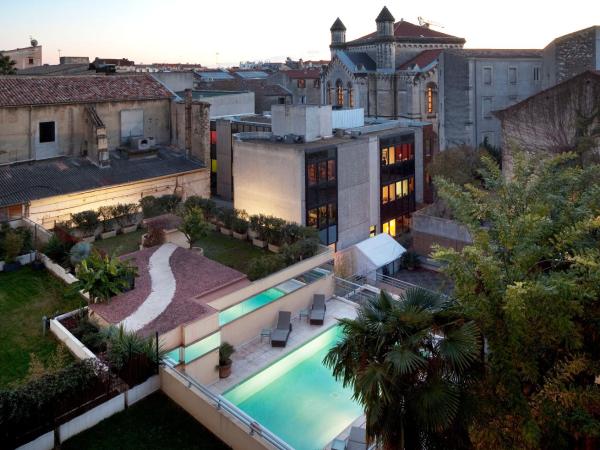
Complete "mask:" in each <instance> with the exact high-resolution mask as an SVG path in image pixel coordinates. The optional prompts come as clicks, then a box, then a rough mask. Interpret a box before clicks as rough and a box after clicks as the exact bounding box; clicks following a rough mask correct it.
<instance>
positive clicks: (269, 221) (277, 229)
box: [265, 216, 285, 245]
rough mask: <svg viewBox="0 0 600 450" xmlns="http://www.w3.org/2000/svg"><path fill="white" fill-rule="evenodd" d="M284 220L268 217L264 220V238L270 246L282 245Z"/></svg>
mask: <svg viewBox="0 0 600 450" xmlns="http://www.w3.org/2000/svg"><path fill="white" fill-rule="evenodd" d="M284 226H285V220H283V219H279V218H277V217H273V216H269V217H267V218H266V220H265V237H266V240H267V242H268V243H269V244H271V245H281V244H283V227H284Z"/></svg>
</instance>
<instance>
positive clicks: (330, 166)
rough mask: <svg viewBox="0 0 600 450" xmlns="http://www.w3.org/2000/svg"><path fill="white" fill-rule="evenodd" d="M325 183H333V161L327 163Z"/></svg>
mask: <svg viewBox="0 0 600 450" xmlns="http://www.w3.org/2000/svg"><path fill="white" fill-rule="evenodd" d="M327 181H335V160H334V159H330V160H328V161H327Z"/></svg>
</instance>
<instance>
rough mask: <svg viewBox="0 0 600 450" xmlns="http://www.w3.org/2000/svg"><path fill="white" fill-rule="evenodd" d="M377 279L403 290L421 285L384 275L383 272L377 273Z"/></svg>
mask: <svg viewBox="0 0 600 450" xmlns="http://www.w3.org/2000/svg"><path fill="white" fill-rule="evenodd" d="M376 279H377V281H380V282H381V283H385V284H389V285H390V286H394V287H396V288H398V289H403V290H407V289H413V288H418V287H419V286H417V285H416V284H412V283H408V282H406V281H402V280H399V279H398V278H394V277H390V276H388V275H384V274H382V273H377V274H376ZM421 289H424V288H421ZM427 290H428V289H427Z"/></svg>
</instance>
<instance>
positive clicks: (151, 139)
mask: <svg viewBox="0 0 600 450" xmlns="http://www.w3.org/2000/svg"><path fill="white" fill-rule="evenodd" d="M146 139H148V145H149V146H150V147H154V146H156V139H155V138H154V137H152V136H150V137H148V138H146Z"/></svg>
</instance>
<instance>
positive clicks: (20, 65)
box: [1, 45, 42, 70]
mask: <svg viewBox="0 0 600 450" xmlns="http://www.w3.org/2000/svg"><path fill="white" fill-rule="evenodd" d="M1 53H2V54H3V55H4V56H8V57H9V58H10V59H11V60H13V61H14V62H15V63H16V64H15V66H14V67H15V69H17V70H20V69H28V68H30V67H37V66H41V65H42V46H41V45H37V46H35V47H26V48H17V49H14V50H4V51H2V52H1Z"/></svg>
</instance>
